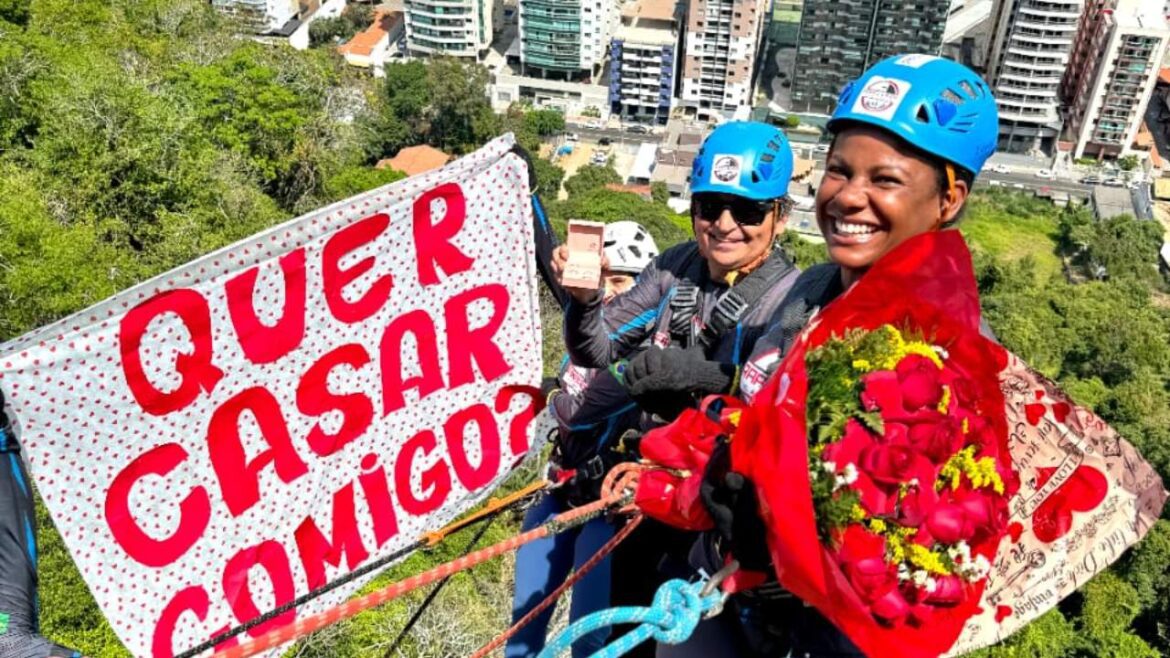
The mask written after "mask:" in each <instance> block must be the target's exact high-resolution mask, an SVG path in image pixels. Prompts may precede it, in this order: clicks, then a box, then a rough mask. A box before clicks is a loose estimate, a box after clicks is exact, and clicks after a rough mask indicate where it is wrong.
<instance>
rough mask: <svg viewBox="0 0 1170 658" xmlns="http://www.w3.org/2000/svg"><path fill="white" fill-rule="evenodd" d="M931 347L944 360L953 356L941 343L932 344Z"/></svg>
mask: <svg viewBox="0 0 1170 658" xmlns="http://www.w3.org/2000/svg"><path fill="white" fill-rule="evenodd" d="M930 347H931V349H933V350H934V353H935V354H937V355H938V358H940V359H942V360H943V361H946V360H947V359H949V358H951V353H950V352H948V351H947V350H946V348H945V347H943V346H941V345H931V346H930Z"/></svg>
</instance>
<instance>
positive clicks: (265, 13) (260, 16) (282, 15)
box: [211, 0, 300, 33]
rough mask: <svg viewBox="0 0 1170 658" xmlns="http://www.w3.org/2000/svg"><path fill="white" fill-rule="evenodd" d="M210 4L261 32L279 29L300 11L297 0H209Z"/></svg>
mask: <svg viewBox="0 0 1170 658" xmlns="http://www.w3.org/2000/svg"><path fill="white" fill-rule="evenodd" d="M211 6H212V7H215V8H216V9H218V10H219V11H220V12H221V13H223V14H226V15H228V16H232V17H234V18H236V19H238V20H240V22H242V23H244V24H245V25H247V26H249V27H251V28H252V29H254V30H255V31H257V32H261V33H263V32H273V31H276V30H279V29H281V28H282V27H284V26H285V25H286V24H288V22H289V21H291V20H293V19H294V18H296V17H297V15H298V14H299V13H300V2H299V0H211Z"/></svg>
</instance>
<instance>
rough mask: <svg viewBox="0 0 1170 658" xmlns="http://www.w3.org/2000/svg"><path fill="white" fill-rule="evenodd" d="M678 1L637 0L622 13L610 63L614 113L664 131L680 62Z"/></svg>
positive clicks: (610, 90) (610, 92) (611, 107)
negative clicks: (651, 124)
mask: <svg viewBox="0 0 1170 658" xmlns="http://www.w3.org/2000/svg"><path fill="white" fill-rule="evenodd" d="M678 9H679V7H678V5H677V4H676V3H675V0H637V1H636V2H633V3H627V4H626V6H625V7H623V8H622V25H621V27H619V28H618V30H617V33H615V34H614V38H613V43H612V45H611V46H610V49H609V51H610V60H609V67H610V68H609V104H610V111H611V112H613V113H614V114H617V115H620V116H621V117H622V118H623V119H627V120H634V121H644V122H647V123H655V124H660V125H664V124H665V123H666V122H667V120H668V119H669V117H670V108H671V106H672V104H673V99H674V87H675V80H676V78H677V73H678V59H679V49H678V41H679V32H678V16H679V11H678Z"/></svg>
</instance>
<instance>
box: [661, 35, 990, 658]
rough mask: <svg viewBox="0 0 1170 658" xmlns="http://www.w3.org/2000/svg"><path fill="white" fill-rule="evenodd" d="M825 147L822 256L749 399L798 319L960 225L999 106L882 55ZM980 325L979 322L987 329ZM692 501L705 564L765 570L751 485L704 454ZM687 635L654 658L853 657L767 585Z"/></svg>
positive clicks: (972, 88)
mask: <svg viewBox="0 0 1170 658" xmlns="http://www.w3.org/2000/svg"><path fill="white" fill-rule="evenodd" d="M828 128H829V130H830V131H831V132H832V133H833V142H832V146H831V147H830V150H829V154H828V157H827V160H826V165H825V177H824V179H823V180H822V182H821V186H820V188H819V189H818V190H817V198H816V213H817V223H818V225H819V227H820V229H821V233H822V234H823V235H824V236H825V242H826V245H827V247H828V251H829V257H830V259H831V261H832V262H831V263H826V264H824V265H818V266H815V267H812V268H810V269H809V270H808V271H806V272H804V273H802V274H801V276H800V278H799V279H798V280H797V282H796V283H795V284H794V285H793V288H792V290H791V291H790V292H789V294H788V296H787V297H786V298H785V299H784V301H783V302H782V303H781V305H780V308H779V310H778V313H777V316H776V322H775V323H774V324H773V326H772V327H770V328H769V330H768V331H767V333H766V334H765V335H764V336H763V337H762V338H761V339H760V340H759V341H757V343H756V345H755V348H754V352H753V354H752V356H751V357H750V358H749V360H748V363H747V364H746V365H745V367H744V373H743V382H742V384H741V386H740V394H741V395H742V396H743V397H745V398H746V399H748V400H749V401H750V400H751V398H752V396H753V395H754V394H755V393H756V392H757V391H758V390H759V389H760V388H761V387H762V386H763V384H764V382H765V381H766V380H767V379H768V377H769V376H770V375H771V374H772V372H773V371H774V370H775V369H776V368H777V367H778V366H779V364H780V362H781V361H782V360H783V357H784V355H785V354H786V353H787V351H788V349H789V348H790V347H791V345H792V343H793V342H794V341H795V339H796V337H797V335H798V334H799V333H800V331H801V329H802V328H803V327H804V325H805V324H806V323H807V322H808V321H809V319H810V318H811V317H812V316H813V315H814V314H815V313H816V312H817V311H818V310H819V309H820V308H822V307H823V306H825V305H826V304H828V303H829V302H831V301H832V300H833V299H835V298H836V297H837V296H838V295H840V294H841V293H842V292H844V291H845V290H846V289H848V288H849V286H851V285H853V283H855V282H856V281H857V280H858V279H860V278H861V277H862V276H864V275H865V273H866V272H867V271H868V270H869V268H870V266H872V265H873V264H874V263H876V262H877V261H878V260H879V259H880V258H882V257H883V256H884V255H885V254H887V253H889V252H890V251H891V250H893V249H894V248H895V247H897V246H898V245H899V244H901V243H902V242H904V241H905V240H907V239H909V238H912V237H914V236H916V235H919V234H922V233H925V232H928V231H935V230H941V229H946V228H947V227H950V226H953V225H954V223H955V222H956V221H958V219H959V217H960V215H961V213H962V210H963V206H964V204H965V203H966V200H967V196H968V194H969V192H970V189H971V184H972V183H973V181H974V179H975V176H976V175H977V174H978V172H979V171H980V169H982V168H983V164H984V162H985V161H986V160H987V158H988V157H990V156H991V154H992V153H993V152H994V151H995V144H996V139H997V134H998V113H997V111H996V106H995V99H994V98H993V97H992V95H991V91H990V89H988V87H987V84H986V83H985V82H984V81H983V80H982V79H980V78H979V76H978V75H977V74H975V73H974V72H973V71H971V70H969V69H967V68H966V67H964V66H962V65H960V64H957V63H955V62H953V61H950V60H947V59H943V58H940V57H934V56H930V55H902V56H897V57H892V58H890V59H887V60H884V61H882V62H880V63H878V64H876V65H874V66H873V67H872V68H870V69H869V70H868V71H866V72H865V73H863V74H862V75H861V77H860V78H858V79H857V80H855V81H854V82H852V83H850V84H848V85H846V87H845V89H844V90H843V91H842V92H841V95H840V97H839V99H838V103H837V109H836V111H835V112H834V114H833V117H832V119H831V120H830V121H829V124H828ZM989 331H990V330H988V329H986V328H985V332H987V333H989ZM701 497H702V498H703V503H704V505H705V506H706V508H707V510H708V511H709V512H710V514H711V517H712V518H713V519H714V520H715V525H716V528H717V532H715V533H709V534H708V535H707V536H706V537H705V538H704V539H705V540H706V541H705V542H701V543H700V548H702V549H705V551H706V559H707V561H708V562H709V563H710V564H711V565H712V566H721V565H722V564H723V560H724V559H726V557H727V553H728V552H730V554H732V555H733V556H735V557H736V558H737V559H738V560H739V561H740V563H741V565H742V566H743V567H745V568H749V569H754V570H758V571H765V572H767V573H771V569H770V565H769V559H770V558H769V555H768V548H767V544H766V541H765V539H764V537H765V535H764V526H763V521H762V519H761V518H760V516H759V514H758V510H757V504H756V497H755V492H754V488H753V486H752V483H751V482H750V481H747V480H746V479H745V478H744V477H743V476H742V475H740V474H738V473H734V472H729V455H728V451H727V450H726V449H721V450H717V451H716V453H715V454H714V455H712V458H711V461H710V463H709V464H708V467H707V471H706V474H705V477H704V483H703V486H702V491H701ZM732 601H733V603H732V605H730V606H729V609H730V610H731V611H733V614H729V613H724V614H723V615H720V616H719V617H717V618H715V619H713V620H711V621H709V622H705V623H704V624H701V625H700V627H699V629H698V630H697V632H696V634H695V635H694V636H693V637H692V640H691V641H689V642H687V643H685V644H683V645H679V646H677V647H673V648H665V647H660V648H659V652H658V655H659V656H687V657H690V656H694V657H698V656H707V655H727V654H729V653H730V652H734V653H735V654H736V655H746V656H772V655H777V656H784V655H791V656H850V657H852V656H861V653H860V652H859V651H858V650H857V649H856V648H855V647H854V646H853V644H852V643H851V642H850V641H849V640H848V638H846V637H845V636H844V635H843V634H842V633H841V632H840V631H838V630H837V629H836V628H834V627H833V626H832V625H831V624H830V623H829V622H828V621H826V620H825V619H824V617H822V616H821V615H820V614H819V613H818V612H816V610H815V609H813V608H809V607H806V606H804V605H803V604H802V603H801V602H800V601H798V600H796V599H794V598H792V596H791V595H788V594H786V593H785V592H784V591H783V590H782V589H780V588H779V587H778V586H776V585H775V581H774V580H772V582H771V586H765V587H763V588H761V589H760V590H758V591H756V592H754V593H752V592H749V593H748V594H746V595H741V596H737V597H733V599H732Z"/></svg>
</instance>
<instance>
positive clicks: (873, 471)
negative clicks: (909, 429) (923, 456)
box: [857, 445, 918, 487]
mask: <svg viewBox="0 0 1170 658" xmlns="http://www.w3.org/2000/svg"><path fill="white" fill-rule="evenodd" d="M917 457H918V455H917V453H916V452H915V451H914V449H913V448H911V447H909V446H905V445H872V446H869V447H867V448H866V449H864V450H862V451H861V459H860V463H858V465H857V466H858V468H860V469H861V471H862V472H863V473H865V474H866V475H868V476H869V477H870V479H871V480H873V481H874V482H875V483H878V484H883V485H886V486H888V487H897V486H899V485H900V484H902V483H903V482H906V481H908V480H909V479H910V478H911V477H912V475H911V472H912V470H913V468H914V466H915V461H916V459H917Z"/></svg>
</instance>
